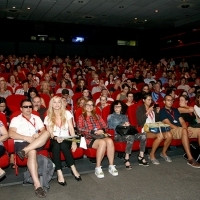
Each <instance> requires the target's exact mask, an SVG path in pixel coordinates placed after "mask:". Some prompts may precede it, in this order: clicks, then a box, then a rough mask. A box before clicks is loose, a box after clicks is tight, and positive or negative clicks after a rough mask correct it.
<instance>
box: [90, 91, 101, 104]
mask: <svg viewBox="0 0 200 200" xmlns="http://www.w3.org/2000/svg"><path fill="white" fill-rule="evenodd" d="M100 96H101V92H96V93H94V94H93V95H92V98H93V100H94V101H95V102H96V100H97V99H98V98H99V97H100Z"/></svg>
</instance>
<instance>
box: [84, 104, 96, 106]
mask: <svg viewBox="0 0 200 200" xmlns="http://www.w3.org/2000/svg"><path fill="white" fill-rule="evenodd" d="M85 105H86V106H88V107H93V106H94V105H93V104H85Z"/></svg>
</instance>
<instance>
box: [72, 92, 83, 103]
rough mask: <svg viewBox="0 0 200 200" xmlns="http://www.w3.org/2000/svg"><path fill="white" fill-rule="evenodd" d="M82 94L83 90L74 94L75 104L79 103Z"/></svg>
mask: <svg viewBox="0 0 200 200" xmlns="http://www.w3.org/2000/svg"><path fill="white" fill-rule="evenodd" d="M82 96H83V94H82V92H77V93H75V94H74V95H73V96H72V100H73V102H74V104H76V103H77V100H78V99H79V98H81V97H82Z"/></svg>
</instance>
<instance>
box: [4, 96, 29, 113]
mask: <svg viewBox="0 0 200 200" xmlns="http://www.w3.org/2000/svg"><path fill="white" fill-rule="evenodd" d="M25 98H26V97H25V96H24V95H19V94H12V95H10V96H8V97H7V98H6V102H7V105H8V107H9V108H10V109H11V110H12V111H13V112H15V111H17V110H19V109H20V103H21V101H22V100H23V99H25Z"/></svg>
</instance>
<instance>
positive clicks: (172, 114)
mask: <svg viewBox="0 0 200 200" xmlns="http://www.w3.org/2000/svg"><path fill="white" fill-rule="evenodd" d="M166 112H168V113H169V114H170V115H171V117H172V118H173V120H174V121H176V120H175V118H174V111H173V110H171V112H170V111H169V110H168V109H166Z"/></svg>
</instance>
